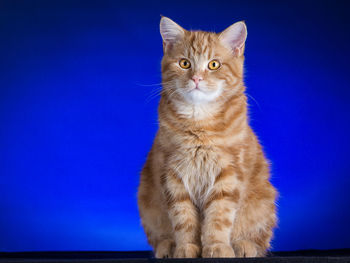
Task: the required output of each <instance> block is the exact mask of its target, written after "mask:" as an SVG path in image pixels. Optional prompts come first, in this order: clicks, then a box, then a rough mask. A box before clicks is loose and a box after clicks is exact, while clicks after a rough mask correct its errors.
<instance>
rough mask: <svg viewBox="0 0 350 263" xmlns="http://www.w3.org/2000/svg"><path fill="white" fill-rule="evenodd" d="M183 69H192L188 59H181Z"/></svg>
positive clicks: (180, 63)
mask: <svg viewBox="0 0 350 263" xmlns="http://www.w3.org/2000/svg"><path fill="white" fill-rule="evenodd" d="M179 65H180V67H181V68H184V69H188V68H190V67H191V62H190V61H189V60H188V59H185V58H183V59H181V60H180V62H179Z"/></svg>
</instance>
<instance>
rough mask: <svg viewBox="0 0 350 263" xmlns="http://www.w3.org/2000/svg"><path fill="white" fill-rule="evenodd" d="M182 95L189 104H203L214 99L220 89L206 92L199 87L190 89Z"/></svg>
mask: <svg viewBox="0 0 350 263" xmlns="http://www.w3.org/2000/svg"><path fill="white" fill-rule="evenodd" d="M183 95H184V98H185V100H186V101H187V102H189V103H191V104H204V103H209V102H212V101H214V100H215V99H216V98H217V97H218V96H219V95H220V90H216V91H214V92H207V91H203V90H201V89H192V90H190V91H188V92H186V93H185V94H183Z"/></svg>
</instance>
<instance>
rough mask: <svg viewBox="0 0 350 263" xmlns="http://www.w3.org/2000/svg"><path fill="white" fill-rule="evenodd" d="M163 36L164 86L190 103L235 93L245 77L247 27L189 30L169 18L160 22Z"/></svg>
mask: <svg viewBox="0 0 350 263" xmlns="http://www.w3.org/2000/svg"><path fill="white" fill-rule="evenodd" d="M160 30H161V34H162V37H163V44H164V57H163V61H162V73H163V87H164V89H166V90H167V91H168V92H169V96H170V97H171V95H176V96H177V98H179V97H180V98H182V99H183V100H185V101H186V102H188V103H193V104H200V103H208V102H211V101H215V100H216V99H217V98H219V97H220V96H222V95H223V94H225V93H228V92H229V93H230V92H231V93H233V92H235V90H234V85H235V84H236V83H237V82H239V81H241V79H242V66H243V56H242V54H243V49H244V41H245V39H246V35H247V33H246V27H245V24H244V23H243V22H238V23H236V24H234V25H232V26H231V27H229V28H228V29H227V30H225V31H224V32H223V33H221V34H216V33H209V32H202V31H186V30H184V29H183V28H182V27H180V26H179V25H177V24H176V23H175V22H173V21H172V20H170V19H169V18H166V17H163V18H162V20H161V24H160Z"/></svg>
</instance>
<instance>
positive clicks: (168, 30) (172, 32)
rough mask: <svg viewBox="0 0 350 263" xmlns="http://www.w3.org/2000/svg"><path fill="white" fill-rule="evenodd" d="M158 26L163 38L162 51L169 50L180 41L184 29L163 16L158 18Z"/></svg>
mask: <svg viewBox="0 0 350 263" xmlns="http://www.w3.org/2000/svg"><path fill="white" fill-rule="evenodd" d="M159 27H160V34H161V35H162V38H163V49H164V52H165V51H167V50H169V49H170V48H171V47H172V46H173V45H174V44H175V43H176V42H179V41H181V40H182V39H183V37H184V35H185V29H183V28H182V27H181V26H179V25H178V24H176V23H175V22H174V21H173V20H171V19H170V18H167V17H165V16H163V17H162V18H161V19H160V25H159Z"/></svg>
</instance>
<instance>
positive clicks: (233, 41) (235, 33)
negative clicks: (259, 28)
mask: <svg viewBox="0 0 350 263" xmlns="http://www.w3.org/2000/svg"><path fill="white" fill-rule="evenodd" d="M247 34H248V33H247V27H246V25H245V23H244V22H243V21H240V22H237V23H234V24H233V25H231V26H229V27H228V28H227V29H225V30H224V31H223V32H221V33H220V35H219V39H220V41H221V42H222V43H223V44H224V45H225V46H226V47H228V48H230V49H232V51H233V53H234V55H236V56H237V57H240V56H241V55H243V52H244V44H245V41H246V39H247Z"/></svg>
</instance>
